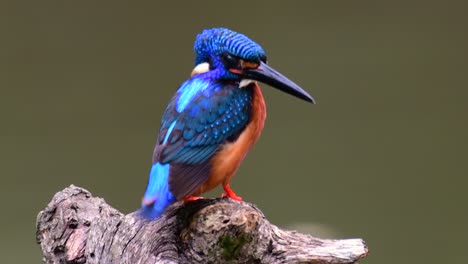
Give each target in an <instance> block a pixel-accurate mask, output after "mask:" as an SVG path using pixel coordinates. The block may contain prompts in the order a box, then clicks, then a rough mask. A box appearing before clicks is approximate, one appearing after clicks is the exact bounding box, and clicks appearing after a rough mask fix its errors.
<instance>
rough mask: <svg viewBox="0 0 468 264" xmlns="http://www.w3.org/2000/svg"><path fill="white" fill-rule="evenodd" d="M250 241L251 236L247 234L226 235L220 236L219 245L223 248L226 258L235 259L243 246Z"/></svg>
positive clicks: (223, 254)
mask: <svg viewBox="0 0 468 264" xmlns="http://www.w3.org/2000/svg"><path fill="white" fill-rule="evenodd" d="M248 242H250V238H249V237H248V236H246V235H239V236H229V235H225V236H223V237H221V238H220V241H219V245H220V246H221V248H222V257H223V258H224V259H225V260H235V259H237V258H238V256H239V254H240V251H241V249H242V247H243V246H244V245H245V244H247V243H248Z"/></svg>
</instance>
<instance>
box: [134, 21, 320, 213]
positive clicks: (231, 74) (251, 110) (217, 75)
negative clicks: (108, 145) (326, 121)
mask: <svg viewBox="0 0 468 264" xmlns="http://www.w3.org/2000/svg"><path fill="white" fill-rule="evenodd" d="M194 51H195V68H194V69H193V71H192V74H191V77H190V78H189V79H188V80H187V81H185V82H184V83H183V84H182V85H181V86H180V87H179V89H178V90H177V92H176V94H175V95H174V97H173V98H172V99H171V101H170V102H169V104H168V106H167V108H166V110H165V112H164V114H163V117H162V120H161V127H160V129H159V136H158V138H157V142H156V147H155V149H154V152H153V165H152V167H151V170H150V175H149V180H148V185H147V187H146V192H145V194H144V197H143V199H142V212H143V215H144V216H146V217H147V218H150V219H155V218H158V217H159V216H160V215H161V214H162V213H163V212H164V209H165V208H166V207H167V206H169V205H170V204H172V203H174V202H176V201H182V200H183V201H185V202H188V201H191V200H196V199H198V198H199V197H197V196H198V195H200V194H202V193H205V192H208V191H210V190H212V189H213V188H215V187H216V186H218V185H222V186H223V188H224V191H225V192H224V194H223V197H229V198H232V199H234V200H237V201H241V200H242V198H241V197H239V196H237V195H236V193H234V191H232V189H231V187H230V185H229V182H230V180H231V178H232V176H233V175H234V174H235V173H236V171H237V169H238V168H239V166H240V164H241V162H242V160H243V159H244V158H245V156H246V154H247V152H248V151H249V150H250V148H251V147H252V146H253V145H254V143H255V142H256V141H257V139H258V138H259V136H260V133H261V132H262V129H263V125H264V122H265V118H266V108H265V101H264V99H263V95H262V91H261V90H260V87H259V86H258V83H257V81H258V82H262V83H265V84H268V85H270V86H272V87H274V88H277V89H279V90H281V91H283V92H286V93H288V94H291V95H294V96H296V97H298V98H300V99H303V100H305V101H307V102H310V103H315V102H314V99H313V98H312V97H311V96H310V95H309V94H308V93H307V92H306V91H304V90H303V89H302V88H301V87H299V86H298V85H297V84H295V83H294V82H292V81H291V80H289V79H288V78H286V77H285V76H283V75H282V74H281V73H279V72H277V71H276V70H274V69H273V68H272V67H270V66H269V65H268V64H267V56H266V54H265V51H264V50H263V48H262V47H261V46H260V45H259V44H257V43H256V42H254V41H253V40H251V39H250V38H248V37H247V36H245V35H243V34H240V33H237V32H234V31H232V30H230V29H227V28H212V29H205V30H203V31H202V33H200V34H198V35H197V37H196V40H195V44H194Z"/></svg>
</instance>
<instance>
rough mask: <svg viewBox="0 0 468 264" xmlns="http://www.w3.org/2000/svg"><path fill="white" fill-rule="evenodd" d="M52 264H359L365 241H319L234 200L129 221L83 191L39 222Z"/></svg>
mask: <svg viewBox="0 0 468 264" xmlns="http://www.w3.org/2000/svg"><path fill="white" fill-rule="evenodd" d="M36 238H37V242H38V243H39V244H40V246H41V248H42V251H43V253H44V261H45V262H46V263H99V264H107V263H337V264H338V263H357V262H358V261H359V260H360V259H362V258H363V257H365V256H366V255H367V252H368V250H367V247H366V245H365V244H364V241H362V240H361V239H346V240H328V239H318V238H314V237H311V236H309V235H305V234H300V233H297V232H294V231H286V230H281V229H279V228H278V227H276V226H274V225H272V224H270V223H269V222H268V221H267V220H266V219H265V217H264V215H263V214H262V212H261V211H260V210H259V209H258V208H256V207H255V206H253V205H251V204H249V203H245V202H236V201H233V200H230V199H227V198H226V199H201V200H197V201H194V202H190V203H188V204H185V205H184V204H182V203H176V204H174V205H172V206H170V207H169V208H168V209H167V211H166V213H164V214H163V216H162V217H161V218H159V219H157V220H154V221H148V220H145V219H142V218H141V217H140V216H139V215H138V213H131V214H128V215H124V214H122V213H120V212H119V211H117V210H116V209H114V208H112V207H111V206H109V205H108V204H106V202H105V201H104V200H103V199H101V198H95V197H92V195H91V194H90V193H89V192H88V191H87V190H84V189H82V188H79V187H75V186H70V187H69V188H66V189H65V190H63V191H61V192H59V193H57V194H56V195H55V196H54V198H53V199H52V201H51V202H50V203H49V205H48V206H47V208H46V209H44V210H43V211H41V212H40V213H39V215H38V217H37V233H36Z"/></svg>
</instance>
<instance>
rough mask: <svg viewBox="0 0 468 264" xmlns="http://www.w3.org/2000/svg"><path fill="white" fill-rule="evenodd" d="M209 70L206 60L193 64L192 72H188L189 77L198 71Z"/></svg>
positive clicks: (198, 72)
mask: <svg viewBox="0 0 468 264" xmlns="http://www.w3.org/2000/svg"><path fill="white" fill-rule="evenodd" d="M209 71H210V64H209V63H208V62H203V63H200V64H198V65H197V66H195V68H193V70H192V73H191V74H190V77H191V76H194V75H197V74H200V73H205V72H209Z"/></svg>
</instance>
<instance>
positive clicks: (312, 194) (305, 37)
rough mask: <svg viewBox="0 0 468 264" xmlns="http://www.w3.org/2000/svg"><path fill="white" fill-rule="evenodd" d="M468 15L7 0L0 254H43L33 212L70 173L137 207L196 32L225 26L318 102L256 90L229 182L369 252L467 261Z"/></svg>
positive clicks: (293, 5) (277, 5)
mask: <svg viewBox="0 0 468 264" xmlns="http://www.w3.org/2000/svg"><path fill="white" fill-rule="evenodd" d="M466 10H467V6H466V4H465V3H464V2H463V1H460V2H447V1H446V2H441V3H440V4H431V3H429V2H420V3H417V2H413V3H410V2H405V3H402V4H397V3H393V2H386V3H383V2H379V3H377V2H374V1H367V2H360V1H322V2H315V1H301V2H299V1H297V2H293V1H290V2H286V1H281V2H280V1H248V2H247V1H244V2H242V1H236V2H232V1H230V2H221V1H196V2H195V1H194V2H189V1H187V2H174V3H172V4H168V3H160V2H156V1H144V2H136V1H134V2H131V1H128V2H121V1H105V2H104V1H29V2H28V3H25V2H22V1H8V2H7V1H2V2H1V3H0V29H1V42H0V121H1V127H0V146H1V151H0V165H1V166H0V177H1V178H0V180H1V184H0V203H1V204H0V205H1V208H2V217H1V218H0V221H1V223H0V228H1V234H2V236H1V239H0V249H1V252H2V261H1V262H2V263H40V262H41V252H40V250H39V247H38V246H37V245H36V242H35V220H36V215H37V213H38V212H39V211H40V210H42V209H43V208H44V207H45V206H46V205H47V203H48V202H49V201H50V199H51V197H52V196H53V194H54V193H55V192H57V191H59V190H61V189H63V188H64V187H66V186H68V185H70V184H76V185H79V186H82V187H84V188H87V189H88V190H90V191H91V192H92V193H93V194H94V195H96V196H100V197H104V198H105V199H106V201H107V202H108V203H110V204H112V205H113V206H115V207H116V208H118V209H119V210H121V211H123V212H131V211H133V210H135V209H136V208H138V207H139V203H140V198H141V196H142V194H143V191H144V188H145V185H146V181H147V174H148V171H149V167H150V162H151V155H152V151H153V146H154V143H155V139H156V134H157V131H158V128H159V121H160V117H161V114H162V112H163V110H164V108H165V106H166V103H167V102H168V100H169V99H170V97H171V96H172V95H173V93H174V92H175V90H176V89H177V87H178V86H179V85H180V84H181V83H182V82H183V81H184V80H185V79H187V77H188V75H189V73H190V71H191V69H192V68H193V54H192V44H193V41H194V38H195V36H196V34H198V33H199V32H200V31H201V30H202V29H204V28H208V27H214V26H225V27H229V28H232V29H234V30H236V31H239V32H242V33H245V34H247V35H248V36H250V37H251V38H252V39H254V40H256V41H257V42H258V43H260V44H261V45H262V46H263V47H264V49H265V50H266V51H267V53H268V56H269V63H270V65H272V66H274V67H275V68H277V69H278V70H279V71H281V72H282V73H284V74H285V75H287V76H288V77H290V78H291V79H293V80H295V81H296V82H297V83H298V84H300V85H301V86H302V87H304V88H305V89H306V90H308V91H309V92H310V93H311V94H312V95H313V96H314V97H315V98H316V100H317V102H318V104H317V105H315V106H312V105H309V104H306V103H304V102H302V101H299V100H297V99H295V98H293V97H291V96H286V95H284V94H282V93H280V92H278V91H276V90H274V89H270V87H268V86H265V85H263V91H264V94H265V97H266V101H267V106H268V119H267V123H266V127H265V130H264V133H263V136H262V137H261V139H260V141H259V142H258V143H257V145H256V146H255V148H254V149H253V151H252V152H251V153H250V154H249V155H248V157H247V159H246V160H245V162H244V163H243V166H242V167H241V169H240V170H239V172H238V173H237V175H236V177H235V178H234V180H233V183H232V185H233V188H234V189H235V190H236V192H237V193H238V194H240V195H241V196H243V197H244V199H245V200H247V201H249V202H253V203H255V204H257V205H258V206H259V207H260V208H261V209H262V210H263V211H264V213H265V214H266V216H267V217H268V218H269V219H270V220H271V221H272V222H273V223H275V224H277V225H279V226H281V227H291V226H293V227H298V226H300V227H306V228H305V229H307V228H309V227H311V226H312V228H311V229H310V230H311V231H310V232H311V233H312V234H318V233H320V232H321V231H320V230H317V231H316V232H317V233H315V231H314V230H316V229H317V228H315V227H314V226H324V227H325V229H327V230H332V231H331V233H328V234H329V236H333V237H343V238H348V237H349V238H351V237H361V238H364V239H365V240H366V241H367V243H368V245H369V247H370V250H371V255H370V256H369V257H368V258H367V259H366V261H365V262H364V263H379V264H386V263H395V262H398V263H468V253H467V250H466V248H467V245H468V244H467V242H466V241H467V240H466V237H467V235H468V228H467V223H468V209H467V201H468V195H467V181H466V178H467V171H468V165H467V164H468V160H467V158H468V151H467V147H468V144H467V141H468V140H467V139H468V136H467V135H468V124H467V114H468V104H467V97H468V92H467V88H468V71H467V70H468V67H467V60H468V55H467V54H468V33H467V26H468V18H467V15H466ZM219 193H220V192H219V191H216V192H214V193H211V194H209V195H208V196H215V195H216V196H217V195H218V194H219ZM325 236H327V235H325Z"/></svg>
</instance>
